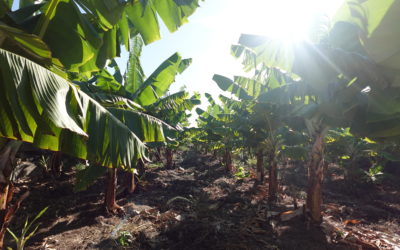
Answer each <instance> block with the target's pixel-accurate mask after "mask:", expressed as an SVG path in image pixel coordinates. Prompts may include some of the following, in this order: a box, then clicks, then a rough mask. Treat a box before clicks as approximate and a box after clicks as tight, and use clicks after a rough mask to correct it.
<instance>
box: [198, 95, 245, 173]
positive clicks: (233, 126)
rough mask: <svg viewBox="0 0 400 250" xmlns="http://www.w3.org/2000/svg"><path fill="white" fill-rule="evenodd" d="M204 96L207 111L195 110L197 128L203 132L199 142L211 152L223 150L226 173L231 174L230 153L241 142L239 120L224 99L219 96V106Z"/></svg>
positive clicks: (232, 168)
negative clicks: (220, 103) (207, 104)
mask: <svg viewBox="0 0 400 250" xmlns="http://www.w3.org/2000/svg"><path fill="white" fill-rule="evenodd" d="M205 96H206V98H207V99H208V102H209V103H210V105H209V106H208V107H207V110H203V109H201V108H197V109H196V112H197V114H198V115H199V117H198V119H197V124H198V127H199V128H201V129H203V130H204V132H203V134H201V135H200V136H201V138H199V140H200V141H203V142H206V143H207V144H209V145H210V146H211V147H212V150H223V162H224V165H225V168H226V171H227V172H229V173H231V172H233V171H234V166H233V162H232V152H233V150H234V149H237V148H239V147H241V144H242V141H243V140H242V138H241V136H240V134H239V131H238V127H239V120H238V119H236V118H237V117H236V116H235V113H234V111H233V110H232V109H230V108H229V105H228V104H227V103H226V102H224V101H226V99H224V98H223V97H221V96H220V100H221V102H222V105H219V104H217V103H216V102H215V100H214V99H213V97H212V96H211V95H210V94H208V93H206V94H205Z"/></svg>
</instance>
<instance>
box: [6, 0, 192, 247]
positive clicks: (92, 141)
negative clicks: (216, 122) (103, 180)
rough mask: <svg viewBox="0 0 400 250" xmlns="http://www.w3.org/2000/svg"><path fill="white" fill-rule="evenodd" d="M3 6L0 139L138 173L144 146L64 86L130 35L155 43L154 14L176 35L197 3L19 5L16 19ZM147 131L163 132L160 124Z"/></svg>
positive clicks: (100, 64)
mask: <svg viewBox="0 0 400 250" xmlns="http://www.w3.org/2000/svg"><path fill="white" fill-rule="evenodd" d="M0 3H1V4H0V6H1V7H0V48H1V49H0V61H1V64H0V82H1V84H2V87H3V89H4V91H1V98H2V102H1V109H0V110H1V111H0V113H1V114H0V116H1V118H2V121H3V122H2V123H1V125H0V136H1V137H5V138H10V139H14V140H22V141H27V142H31V143H33V144H34V145H35V146H37V147H40V148H43V149H49V150H53V151H62V152H65V153H67V154H70V155H72V156H75V157H78V158H83V159H89V160H91V161H92V162H95V163H97V164H99V165H101V166H106V167H113V168H117V167H121V168H124V169H130V168H131V167H132V166H135V165H136V161H137V160H138V159H140V158H143V157H145V153H144V151H145V145H144V144H143V142H142V141H141V140H140V139H139V138H138V136H137V135H136V134H135V133H134V132H133V131H132V130H131V129H130V125H129V123H127V122H124V121H121V120H120V119H118V118H117V117H115V116H114V114H113V113H112V112H110V111H109V110H107V109H106V108H104V107H103V106H102V105H101V104H100V103H99V102H97V101H95V100H94V99H92V98H90V97H89V96H88V95H87V94H85V93H84V92H82V91H81V90H80V89H79V88H78V87H77V86H76V85H75V84H74V83H72V82H70V81H69V80H70V79H83V78H89V77H90V76H91V74H92V72H96V71H99V70H101V69H102V68H104V66H105V64H106V62H107V60H108V59H112V58H113V57H115V56H118V54H119V50H120V42H122V43H123V44H125V46H128V45H129V39H130V36H131V34H132V35H134V34H137V33H140V34H141V36H142V37H144V39H145V41H146V43H149V42H151V41H153V40H155V39H158V38H159V29H158V27H159V26H158V23H157V13H158V15H160V16H161V17H162V19H163V21H164V22H165V23H166V24H167V27H169V29H170V30H171V31H174V30H175V29H176V28H177V27H179V26H180V25H181V24H183V23H184V22H185V21H186V20H187V17H188V16H189V15H191V14H192V13H193V11H194V10H195V9H196V8H197V7H198V5H197V3H198V1H185V2H184V3H183V2H181V1H173V0H168V1H149V2H147V1H132V2H129V3H127V2H118V1H110V2H107V3H105V2H103V1H96V0H94V1H83V2H77V1H72V0H71V1H70V0H52V1H48V2H43V3H39V4H36V3H33V2H32V1H20V8H19V9H18V10H16V11H11V6H12V3H13V1H7V2H4V1H0ZM65 20H68V22H65ZM147 120H148V119H147ZM142 121H144V122H147V121H146V118H143V120H142ZM148 121H149V120H148ZM130 124H131V123H130ZM146 126H147V127H148V129H149V130H155V131H160V129H158V127H160V126H161V124H159V123H157V122H155V121H154V120H153V121H150V122H149V123H148V125H146ZM157 133H158V132H154V133H153V136H155V137H156V136H158V135H156V134H157ZM5 185H7V184H5ZM1 216H2V217H4V216H5V211H4V210H1ZM3 236H4V235H0V240H1V239H2V238H3ZM1 244H2V240H1V241H0V245H1ZM1 247H2V246H1Z"/></svg>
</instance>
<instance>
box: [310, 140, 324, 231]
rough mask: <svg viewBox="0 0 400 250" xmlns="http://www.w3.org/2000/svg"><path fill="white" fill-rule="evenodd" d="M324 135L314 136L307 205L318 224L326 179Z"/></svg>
mask: <svg viewBox="0 0 400 250" xmlns="http://www.w3.org/2000/svg"><path fill="white" fill-rule="evenodd" d="M323 139H324V135H323V134H322V133H318V134H317V135H316V136H315V137H314V144H313V147H312V150H311V157H310V162H309V165H308V190H307V203H306V207H307V210H308V212H309V213H310V214H309V215H310V217H311V221H312V222H313V223H316V224H320V223H321V222H322V214H321V205H322V182H323V179H324V168H325V162H324V150H323V146H324V144H323Z"/></svg>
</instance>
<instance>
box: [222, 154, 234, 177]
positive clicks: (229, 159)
mask: <svg viewBox="0 0 400 250" xmlns="http://www.w3.org/2000/svg"><path fill="white" fill-rule="evenodd" d="M224 158H225V159H224V160H225V168H226V171H228V172H229V173H231V172H232V171H233V164H232V153H231V151H230V150H229V149H225V157H224Z"/></svg>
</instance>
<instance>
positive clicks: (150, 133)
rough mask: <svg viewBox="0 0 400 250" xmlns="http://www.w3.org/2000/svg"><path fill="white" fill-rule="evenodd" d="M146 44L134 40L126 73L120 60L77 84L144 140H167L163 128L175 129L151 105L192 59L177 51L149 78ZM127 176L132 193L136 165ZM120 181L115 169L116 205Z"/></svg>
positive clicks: (110, 188)
mask: <svg viewBox="0 0 400 250" xmlns="http://www.w3.org/2000/svg"><path fill="white" fill-rule="evenodd" d="M142 46H143V40H142V39H141V38H140V37H139V36H136V37H134V38H133V39H132V42H131V48H132V51H131V52H130V56H129V60H128V65H127V71H126V72H125V73H124V75H123V76H122V74H121V72H120V71H119V68H118V66H117V65H116V63H115V62H112V64H110V66H111V67H113V68H114V71H115V73H114V75H111V74H110V73H109V72H108V71H107V70H106V69H103V70H102V71H100V72H99V73H98V74H96V75H95V76H94V77H93V78H92V79H89V81H86V82H76V83H77V84H78V85H79V86H80V87H81V90H82V91H84V92H85V93H87V94H88V95H89V96H91V97H92V98H93V99H95V100H96V101H98V102H99V103H101V104H102V105H103V106H104V107H105V108H106V109H107V110H109V111H110V112H111V113H112V114H113V115H114V116H115V117H116V118H118V119H119V120H121V121H123V122H125V123H126V124H128V126H129V127H130V129H132V130H133V131H134V132H135V133H136V134H137V135H138V137H139V138H140V140H141V141H143V142H145V143H152V142H164V141H165V140H166V138H165V136H164V131H163V130H165V129H166V128H169V129H173V128H172V127H171V126H170V125H168V124H166V123H165V122H163V121H162V120H160V119H159V118H156V117H154V116H151V114H150V112H149V111H150V109H149V105H151V104H154V103H156V102H157V101H158V100H160V98H161V97H162V96H163V95H164V94H165V93H166V92H167V90H168V89H169V86H170V85H171V84H172V83H173V82H174V81H175V76H176V75H177V74H179V73H182V72H183V71H184V70H185V69H186V68H187V67H188V66H189V65H190V62H191V60H190V59H182V58H181V56H180V55H179V54H178V53H175V54H174V55H172V56H171V57H170V58H168V59H167V60H165V61H164V62H163V63H162V64H161V65H160V66H159V67H158V68H157V69H156V70H155V71H154V73H152V74H151V75H150V76H149V77H148V78H146V79H145V75H144V73H143V70H142V67H141V64H140V54H141V50H142ZM171 100H173V99H172V98H171ZM142 105H143V106H142ZM148 121H151V122H153V123H157V124H159V125H160V126H159V127H158V128H157V129H158V130H157V131H155V130H154V129H151V127H148ZM163 127H164V129H163ZM145 160H146V158H145V157H142V158H141V159H140V160H139V161H138V163H137V164H138V165H137V167H138V169H143V167H144V161H145ZM93 167H94V166H93ZM135 167H136V166H135ZM126 179H127V180H128V181H127V184H128V192H129V193H132V192H133V191H134V190H135V187H136V184H135V177H134V174H133V168H132V169H131V171H129V172H127V177H126ZM116 182H117V180H116V169H111V170H110V173H109V182H108V183H109V185H108V187H107V192H106V194H107V195H106V204H114V205H112V207H116V204H115V190H116V188H115V185H116ZM110 197H111V198H110ZM107 207H110V205H107Z"/></svg>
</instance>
